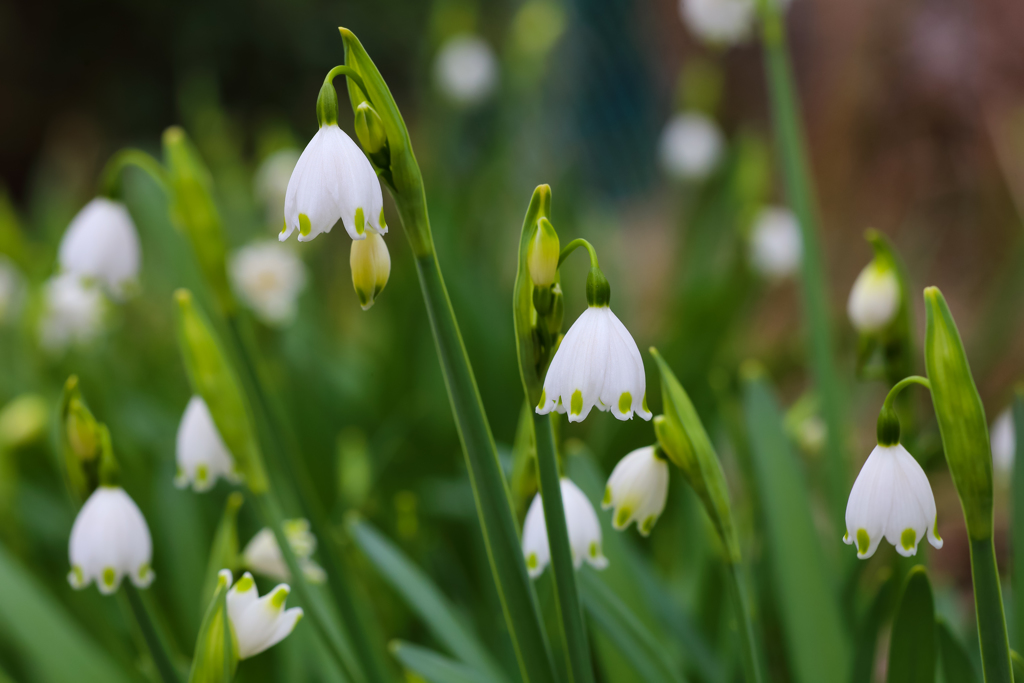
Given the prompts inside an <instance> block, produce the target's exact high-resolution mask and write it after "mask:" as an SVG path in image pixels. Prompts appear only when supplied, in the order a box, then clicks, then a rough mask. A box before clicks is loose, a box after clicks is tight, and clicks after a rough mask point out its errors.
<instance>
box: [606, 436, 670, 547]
mask: <svg viewBox="0 0 1024 683" xmlns="http://www.w3.org/2000/svg"><path fill="white" fill-rule="evenodd" d="M666 500H668V462H667V461H666V460H665V457H664V455H662V454H661V453H659V452H658V449H657V447H655V446H645V447H644V448H638V449H636V450H635V451H633V452H631V453H629V454H627V455H626V456H625V457H624V458H623V459H622V460H620V461H619V464H618V465H616V466H615V469H614V470H612V476H610V477H608V485H607V486H605V489H604V500H602V501H601V507H602V508H603V509H605V510H607V509H609V508H614V509H615V511H614V512H613V513H612V526H613V527H615V528H616V529H618V530H620V531H621V530H623V529H625V528H626V527H628V526H629V525H630V524H631V523H632V522H634V521H635V522H636V529H637V531H639V532H640V534H641V535H643V536H648V535H650V533H651V529H653V528H654V523H655V522H657V521H658V517H660V516H661V513H662V511H663V510H664V509H665V501H666Z"/></svg>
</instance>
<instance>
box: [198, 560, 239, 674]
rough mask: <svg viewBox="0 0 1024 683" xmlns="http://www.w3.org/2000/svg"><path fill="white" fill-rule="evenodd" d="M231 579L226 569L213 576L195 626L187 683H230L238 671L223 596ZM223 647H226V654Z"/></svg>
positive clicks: (231, 631) (236, 651) (232, 637)
mask: <svg viewBox="0 0 1024 683" xmlns="http://www.w3.org/2000/svg"><path fill="white" fill-rule="evenodd" d="M231 580H232V576H231V571H230V570H228V569H222V570H220V572H219V573H218V574H217V584H216V591H215V592H214V594H213V598H212V599H211V600H210V603H209V605H210V606H209V607H208V608H207V610H206V616H204V617H203V623H202V625H201V626H200V627H199V638H198V640H197V641H196V647H195V653H194V654H193V655H192V670H191V671H190V672H189V676H188V683H231V681H232V680H233V679H234V675H235V670H236V669H237V668H238V638H237V637H236V636H235V632H234V629H232V628H231V623H230V621H229V620H228V619H229V618H228V615H227V593H228V588H230V587H231ZM225 646H228V648H229V649H228V650H227V651H225ZM225 660H226V661H225ZM225 665H226V666H225Z"/></svg>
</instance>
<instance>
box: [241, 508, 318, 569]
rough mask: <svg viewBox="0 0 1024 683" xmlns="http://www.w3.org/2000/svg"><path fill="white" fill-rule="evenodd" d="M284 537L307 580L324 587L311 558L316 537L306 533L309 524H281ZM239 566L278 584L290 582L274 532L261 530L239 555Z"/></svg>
mask: <svg viewBox="0 0 1024 683" xmlns="http://www.w3.org/2000/svg"><path fill="white" fill-rule="evenodd" d="M284 534H285V536H287V537H288V543H289V545H291V547H292V552H294V553H295V556H296V558H297V559H298V560H299V565H300V566H301V567H302V573H303V574H304V575H305V577H306V579H308V580H309V581H312V582H313V583H323V582H324V581H326V580H327V574H326V573H325V572H324V570H323V568H322V567H321V566H320V565H318V564H317V563H316V562H315V561H314V560H313V559H312V555H313V553H314V552H315V551H316V536H314V535H313V533H312V532H311V531H310V530H309V521H307V520H305V519H290V520H287V521H286V522H285V523H284ZM242 565H243V566H244V567H245V568H247V569H251V570H252V571H254V572H256V573H257V574H260V575H262V576H266V577H269V578H271V579H277V580H278V581H291V578H292V574H291V572H290V571H288V565H287V564H285V561H284V555H282V554H281V547H280V546H279V545H278V544H277V538H275V536H274V532H273V531H272V530H271V529H269V528H266V527H264V528H263V529H260V530H259V531H258V532H257V533H256V535H255V536H253V537H252V540H250V541H249V543H248V545H246V546H245V549H244V550H243V551H242Z"/></svg>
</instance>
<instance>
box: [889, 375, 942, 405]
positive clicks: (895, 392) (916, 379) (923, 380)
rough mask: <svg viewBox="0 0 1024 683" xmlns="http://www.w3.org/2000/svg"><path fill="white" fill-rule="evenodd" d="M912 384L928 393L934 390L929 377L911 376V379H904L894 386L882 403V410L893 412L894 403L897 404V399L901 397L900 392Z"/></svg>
mask: <svg viewBox="0 0 1024 683" xmlns="http://www.w3.org/2000/svg"><path fill="white" fill-rule="evenodd" d="M911 384H919V385H921V386H922V387H924V388H925V389H927V390H928V391H931V390H932V383H931V382H929V381H928V378H927V377H921V376H920V375H911V376H910V377H904V378H903V379H901V380H900V381H899V382H896V384H894V385H893V387H892V389H890V390H889V393H888V394H887V395H886V397H885V401H884V402H883V403H882V410H893V403H895V402H896V397H897V396H899V395H900V392H901V391H903V390H904V389H905V388H907V387H909V386H910V385H911Z"/></svg>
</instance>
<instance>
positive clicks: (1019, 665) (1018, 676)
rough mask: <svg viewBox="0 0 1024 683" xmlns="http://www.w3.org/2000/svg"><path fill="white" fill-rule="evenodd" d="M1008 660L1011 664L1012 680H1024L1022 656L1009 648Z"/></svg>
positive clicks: (1023, 658) (1023, 659)
mask: <svg viewBox="0 0 1024 683" xmlns="http://www.w3.org/2000/svg"><path fill="white" fill-rule="evenodd" d="M1010 661H1011V662H1012V664H1013V680H1015V681H1024V657H1021V656H1020V655H1019V654H1017V652H1016V651H1015V650H1011V651H1010Z"/></svg>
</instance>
